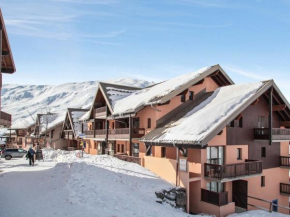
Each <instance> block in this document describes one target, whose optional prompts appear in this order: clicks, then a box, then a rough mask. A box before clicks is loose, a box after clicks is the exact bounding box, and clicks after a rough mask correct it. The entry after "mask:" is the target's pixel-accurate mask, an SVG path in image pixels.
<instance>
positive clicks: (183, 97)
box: [180, 94, 185, 102]
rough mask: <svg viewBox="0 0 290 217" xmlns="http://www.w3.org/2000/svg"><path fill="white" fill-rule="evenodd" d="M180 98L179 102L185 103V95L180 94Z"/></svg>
mask: <svg viewBox="0 0 290 217" xmlns="http://www.w3.org/2000/svg"><path fill="white" fill-rule="evenodd" d="M180 97H181V102H185V94H182V95H181V96H180Z"/></svg>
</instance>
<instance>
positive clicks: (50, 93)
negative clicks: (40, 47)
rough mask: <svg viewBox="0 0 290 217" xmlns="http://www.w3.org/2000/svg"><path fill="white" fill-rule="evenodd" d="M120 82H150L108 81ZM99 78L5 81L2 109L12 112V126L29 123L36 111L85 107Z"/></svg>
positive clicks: (134, 82)
mask: <svg viewBox="0 0 290 217" xmlns="http://www.w3.org/2000/svg"><path fill="white" fill-rule="evenodd" d="M107 82H110V83H116V84H121V85H129V86H136V87H146V86H149V85H151V84H153V83H152V82H148V81H144V80H138V79H131V78H121V79H115V80H110V81H107ZM97 86H98V81H88V82H80V83H66V84H61V85H16V84H4V85H3V88H2V110H3V111H5V112H8V113H10V114H12V119H13V120H12V121H13V123H12V125H13V127H20V126H29V125H30V124H31V123H32V122H34V120H33V118H35V115H36V114H37V113H46V112H48V111H50V112H53V113H64V112H66V109H67V108H88V107H90V106H91V104H92V100H93V97H94V95H95V92H96V89H97Z"/></svg>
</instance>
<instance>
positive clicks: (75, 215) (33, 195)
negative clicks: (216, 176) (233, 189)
mask: <svg viewBox="0 0 290 217" xmlns="http://www.w3.org/2000/svg"><path fill="white" fill-rule="evenodd" d="M44 157H45V159H44V161H36V164H35V166H34V167H30V166H29V165H28V161H27V160H25V159H12V160H10V161H6V160H4V159H1V162H0V170H1V173H0V184H1V188H0V195H1V197H0V204H1V207H2V209H1V212H0V216H1V217H52V216H57V217H65V216H69V217H80V216H84V217H91V216H92V217H93V216H94V217H95V216H112V217H113V216H115V217H117V216H154V217H155V216H177V217H179V216H180V217H186V216H190V215H189V214H186V213H183V212H182V211H181V210H178V209H175V208H173V207H171V206H170V205H168V204H159V203H156V196H155V194H154V192H155V191H157V190H160V189H164V188H170V187H172V185H170V184H169V183H167V182H166V181H164V180H162V179H160V178H158V177H156V175H155V174H153V173H152V172H150V171H148V170H147V169H145V168H143V167H141V166H139V165H137V164H134V163H127V162H124V161H121V160H118V159H116V158H113V157H110V156H107V155H98V156H96V155H95V156H92V155H85V156H84V158H77V157H76V153H75V152H66V151H60V150H58V151H51V150H50V151H49V150H47V151H44ZM255 214H257V216H265V217H266V216H267V217H268V216H269V217H270V216H285V215H277V214H270V213H267V212H263V211H258V212H254V213H253V212H249V213H248V214H247V215H245V214H243V215H241V216H255ZM235 216H240V215H235Z"/></svg>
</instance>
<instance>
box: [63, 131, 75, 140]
mask: <svg viewBox="0 0 290 217" xmlns="http://www.w3.org/2000/svg"><path fill="white" fill-rule="evenodd" d="M64 138H65V139H68V140H73V139H74V135H73V132H72V131H67V132H65V135H64Z"/></svg>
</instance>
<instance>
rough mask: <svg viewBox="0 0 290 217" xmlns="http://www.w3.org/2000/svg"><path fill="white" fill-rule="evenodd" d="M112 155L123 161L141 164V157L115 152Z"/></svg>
mask: <svg viewBox="0 0 290 217" xmlns="http://www.w3.org/2000/svg"><path fill="white" fill-rule="evenodd" d="M114 157H116V158H118V159H120V160H123V161H127V162H132V163H136V164H139V165H141V158H139V157H133V156H128V155H125V154H115V155H114Z"/></svg>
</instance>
